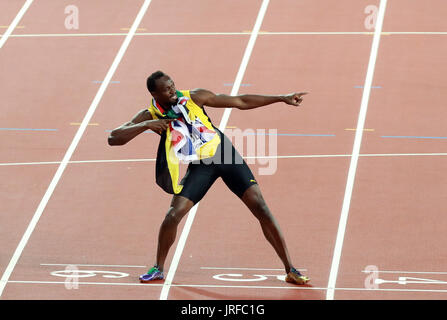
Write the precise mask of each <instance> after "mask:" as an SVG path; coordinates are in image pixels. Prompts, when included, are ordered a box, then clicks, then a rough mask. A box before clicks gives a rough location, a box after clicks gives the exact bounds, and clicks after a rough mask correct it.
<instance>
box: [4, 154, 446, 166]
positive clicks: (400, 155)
mask: <svg viewBox="0 0 447 320" xmlns="http://www.w3.org/2000/svg"><path fill="white" fill-rule="evenodd" d="M351 156H352V155H351V154H303V155H286V156H247V157H243V158H244V159H300V158H349V157H351ZM445 156H447V153H364V154H359V157H445ZM156 160H157V159H155V158H141V159H104V160H71V161H68V163H69V164H83V163H85V164H88V163H120V162H155V161H156ZM60 163H61V161H42V162H4V163H0V167H1V166H5V167H6V166H31V165H48V164H53V165H57V164H60Z"/></svg>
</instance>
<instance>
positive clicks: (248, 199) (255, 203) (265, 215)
mask: <svg viewBox="0 0 447 320" xmlns="http://www.w3.org/2000/svg"><path fill="white" fill-rule="evenodd" d="M250 189H252V190H250ZM250 189H249V190H247V191H248V192H247V193H246V194H244V201H245V203H246V204H247V206H248V207H249V208H250V210H251V211H252V212H253V214H254V215H255V216H256V218H258V219H259V220H263V221H268V220H272V218H273V217H272V215H271V213H270V210H269V208H268V206H267V203H266V202H265V200H264V198H263V196H262V194H261V192H260V191H259V188H250Z"/></svg>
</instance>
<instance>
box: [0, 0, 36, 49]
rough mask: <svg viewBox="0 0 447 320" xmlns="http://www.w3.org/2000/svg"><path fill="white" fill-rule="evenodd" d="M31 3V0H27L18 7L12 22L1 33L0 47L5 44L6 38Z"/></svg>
mask: <svg viewBox="0 0 447 320" xmlns="http://www.w3.org/2000/svg"><path fill="white" fill-rule="evenodd" d="M32 3H33V0H27V1H26V2H25V4H24V5H23V6H22V8H21V9H20V11H19V13H17V15H16V17H15V18H14V20H12V22H11V24H10V25H9V27H8V29H7V30H6V32H5V33H4V34H2V35H1V38H0V48H2V47H3V46H4V45H5V43H6V40H8V38H9V37H10V36H11V34H12V32H13V31H14V29H15V28H16V27H17V25H18V24H19V22H20V20H21V19H22V17H23V15H24V14H25V12H26V11H27V10H28V8H29V7H30V5H31V4H32Z"/></svg>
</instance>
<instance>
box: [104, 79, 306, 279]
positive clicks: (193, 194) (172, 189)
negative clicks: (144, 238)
mask: <svg viewBox="0 0 447 320" xmlns="http://www.w3.org/2000/svg"><path fill="white" fill-rule="evenodd" d="M147 89H148V90H149V92H150V93H151V95H152V97H153V99H152V102H151V106H150V107H149V108H148V109H144V110H141V111H140V112H138V113H137V114H136V115H135V116H134V118H133V119H132V120H131V121H129V122H126V123H125V124H123V125H122V126H120V127H118V128H116V129H114V130H112V132H111V134H110V136H109V137H108V143H109V145H111V146H116V145H123V144H125V143H127V142H129V141H130V140H132V139H133V138H134V137H136V136H137V135H139V134H140V133H142V132H144V131H146V130H148V129H150V130H152V131H154V132H156V133H158V134H160V135H161V140H160V145H159V148H158V153H157V164H156V169H157V174H156V175H157V184H158V185H159V186H161V187H162V188H163V189H164V190H165V191H166V192H169V193H172V194H173V195H174V196H173V198H172V201H171V205H170V208H169V209H168V211H167V214H166V216H165V218H164V221H163V223H162V224H161V227H160V230H159V236H158V249H157V256H156V263H155V265H154V267H153V268H151V269H150V270H149V271H148V273H146V274H143V275H141V276H140V282H142V283H147V282H150V281H153V280H161V279H164V274H163V270H164V267H165V266H164V264H165V259H166V256H167V254H168V251H169V249H170V247H171V246H172V244H173V243H174V241H175V238H176V234H177V226H178V224H179V222H180V221H181V219H182V218H183V217H184V216H185V215H186V214H187V213H188V212H189V210H190V209H191V208H192V207H193V206H194V205H195V204H196V203H197V202H199V201H200V200H201V199H202V197H203V196H204V195H205V194H206V192H207V191H208V190H209V188H210V187H211V185H212V184H213V183H214V181H215V180H216V179H217V178H219V177H221V178H222V179H223V181H224V182H225V184H226V185H227V186H228V187H229V188H230V190H231V191H233V193H235V194H236V195H237V196H238V197H239V198H240V199H241V200H242V201H243V202H244V203H245V205H246V206H247V207H248V209H249V210H250V211H251V212H252V213H253V215H254V216H255V217H256V218H257V219H258V221H259V223H260V224H261V228H262V231H263V233H264V236H265V237H266V239H267V240H268V242H269V243H270V244H271V245H272V246H273V248H274V249H275V251H276V253H277V254H278V256H279V258H280V259H281V261H282V263H283V264H284V268H285V272H286V274H287V275H286V278H285V279H286V281H287V282H290V283H294V284H298V285H301V284H305V283H307V282H308V281H309V278H308V277H306V276H304V275H302V274H301V273H300V272H299V271H298V270H296V269H295V268H294V267H293V265H292V262H291V260H290V257H289V253H288V250H287V247H286V243H285V241H284V238H283V235H282V233H281V231H280V228H279V225H278V223H277V222H276V220H275V218H274V217H273V215H272V213H271V212H270V210H269V208H268V207H267V204H266V203H265V201H264V198H263V197H262V194H261V191H260V189H259V186H258V184H257V183H256V181H255V178H254V177H253V174H252V172H251V171H250V169H249V168H248V166H247V164H246V163H245V161H243V159H242V157H241V156H240V154H239V153H238V152H237V151H236V150H235V149H234V147H233V145H232V144H231V142H230V141H229V139H228V138H227V137H226V136H225V135H224V134H223V133H222V132H220V130H219V129H217V128H216V127H214V126H213V125H212V123H211V121H210V119H209V118H208V116H207V114H206V113H205V110H204V109H203V106H205V105H206V106H209V107H214V108H237V109H240V110H248V109H253V108H258V107H262V106H265V105H269V104H273V103H276V102H284V103H286V104H289V105H293V106H299V105H300V103H301V102H302V96H303V95H304V94H306V92H302V93H292V94H289V95H279V96H267V95H251V94H250V95H249V94H246V95H238V96H229V95H224V94H217V95H216V94H214V93H212V92H210V91H208V90H205V89H194V90H185V91H177V90H176V87H175V85H174V82H173V81H172V79H171V78H170V77H169V76H168V75H166V74H164V73H163V72H161V71H157V72H154V73H153V74H152V75H150V76H149V77H148V79H147ZM194 137H195V138H194ZM179 141H183V142H182V143H183V144H184V146H186V147H182V148H178V147H177V145H175V144H176V143H178V142H179ZM224 144H226V145H227V146H228V145H230V150H228V148H224V147H223V145H224ZM191 146H194V147H196V151H197V150H198V151H197V152H196V155H197V157H196V159H199V161H194V162H191V163H190V164H189V165H188V169H187V172H186V174H185V176H184V177H183V179H182V181H181V183H180V184H177V178H178V171H176V165H177V164H178V163H177V162H176V161H177V160H175V159H176V158H175V157H171V156H170V155H171V154H172V152H174V153H175V152H177V153H176V154H177V155H178V157H185V158H188V157H190V156H191V152H192V153H194V152H195V151H193V149H194V148H193V147H191ZM197 146H198V147H197ZM171 147H172V148H171ZM171 149H175V150H171ZM224 153H226V154H224ZM228 153H230V154H228ZM192 156H193V158H194V154H193V155H192ZM228 157H229V158H228ZM173 159H174V160H173ZM189 159H191V158H189ZM210 159H211V160H212V161H206V160H210ZM228 160H230V161H228ZM222 162H223V163H222Z"/></svg>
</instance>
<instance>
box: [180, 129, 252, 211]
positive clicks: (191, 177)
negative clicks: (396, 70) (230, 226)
mask: <svg viewBox="0 0 447 320" xmlns="http://www.w3.org/2000/svg"><path fill="white" fill-rule="evenodd" d="M215 130H216V132H218V134H219V135H220V138H221V143H220V145H219V147H218V148H217V151H216V154H215V155H214V157H212V158H208V159H203V160H201V161H195V162H192V163H190V164H189V165H188V169H187V171H186V174H185V176H184V177H183V179H182V181H181V183H180V184H182V185H183V189H182V191H181V192H180V193H179V194H178V195H179V196H183V197H185V198H188V199H189V200H191V201H192V202H193V203H194V204H196V203H197V202H199V201H200V200H201V199H202V198H203V196H204V195H205V194H206V193H207V192H208V190H209V189H210V188H211V186H212V185H213V183H214V182H215V181H216V180H217V178H219V177H220V178H222V180H223V181H224V182H225V184H226V185H227V186H228V188H229V189H230V190H231V191H232V192H233V193H234V194H236V195H237V196H238V197H239V198H241V197H242V195H243V194H244V192H245V190H247V189H248V188H249V187H251V186H252V185H254V184H257V182H256V180H255V178H254V176H253V173H252V172H251V170H250V168H249V167H248V165H247V163H246V162H245V161H244V159H243V158H242V156H241V155H240V154H239V152H237V150H236V149H235V148H234V146H233V144H232V143H231V141H230V139H228V138H227V137H226V136H225V135H224V134H223V133H222V132H221V131H220V130H219V129H217V128H215Z"/></svg>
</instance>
